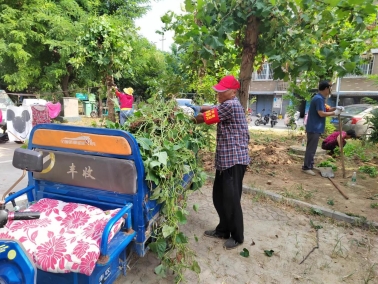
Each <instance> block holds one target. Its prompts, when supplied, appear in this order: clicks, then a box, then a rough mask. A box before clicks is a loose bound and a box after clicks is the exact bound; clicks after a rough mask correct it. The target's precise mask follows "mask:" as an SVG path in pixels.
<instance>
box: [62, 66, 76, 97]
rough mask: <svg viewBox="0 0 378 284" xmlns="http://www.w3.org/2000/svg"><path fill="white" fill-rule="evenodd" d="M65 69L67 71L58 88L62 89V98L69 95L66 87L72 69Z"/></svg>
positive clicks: (68, 67) (67, 67)
mask: <svg viewBox="0 0 378 284" xmlns="http://www.w3.org/2000/svg"><path fill="white" fill-rule="evenodd" d="M66 69H67V74H66V75H64V76H63V77H62V78H61V80H60V87H61V88H62V91H63V96H64V97H69V96H70V93H69V92H68V86H69V82H70V76H71V74H72V72H73V67H72V65H67V66H66Z"/></svg>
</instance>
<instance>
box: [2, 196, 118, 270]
mask: <svg viewBox="0 0 378 284" xmlns="http://www.w3.org/2000/svg"><path fill="white" fill-rule="evenodd" d="M27 211H39V212H41V217H40V219H36V220H25V221H10V222H8V223H7V225H6V226H5V227H4V228H2V229H0V239H16V240H19V241H20V242H21V243H22V244H23V246H24V248H25V249H26V250H27V252H28V253H29V255H30V256H31V257H32V259H33V260H34V262H35V264H36V266H37V268H39V269H41V270H44V271H48V272H54V273H69V272H78V273H83V274H86V275H91V274H92V272H93V270H94V268H95V265H96V262H97V260H98V258H99V256H100V243H101V236H102V232H103V230H104V227H105V226H106V224H107V222H108V221H109V220H110V219H111V218H112V217H113V216H114V215H116V214H117V213H118V211H119V209H116V210H108V211H102V210H101V209H99V208H97V207H94V206H90V205H85V204H79V203H66V202H63V201H59V200H55V199H48V198H45V199H41V200H39V201H38V202H37V203H35V204H33V205H32V206H30V207H29V209H28V210H27ZM123 221H124V219H122V218H121V219H120V220H119V221H118V222H117V223H116V224H115V225H114V226H113V229H112V231H111V233H110V234H109V239H108V242H110V240H111V239H112V238H113V236H114V235H115V233H116V232H118V231H119V230H120V228H121V226H122V223H123Z"/></svg>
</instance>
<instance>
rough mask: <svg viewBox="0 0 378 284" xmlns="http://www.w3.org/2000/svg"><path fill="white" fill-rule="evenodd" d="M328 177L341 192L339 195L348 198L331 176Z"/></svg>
mask: <svg viewBox="0 0 378 284" xmlns="http://www.w3.org/2000/svg"><path fill="white" fill-rule="evenodd" d="M328 179H329V180H330V181H331V182H332V184H333V185H334V186H335V187H336V188H337V190H338V191H339V192H340V193H341V195H342V196H344V198H345V199H349V197H348V196H347V195H346V194H345V193H344V191H342V190H341V188H340V187H339V186H338V185H337V184H336V183H335V182H334V181H333V180H332V179H331V178H328Z"/></svg>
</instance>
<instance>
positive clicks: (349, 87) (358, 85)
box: [340, 60, 378, 92]
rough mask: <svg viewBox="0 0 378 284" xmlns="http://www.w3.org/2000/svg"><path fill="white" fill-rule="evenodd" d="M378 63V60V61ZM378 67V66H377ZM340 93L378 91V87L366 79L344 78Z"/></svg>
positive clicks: (341, 82)
mask: <svg viewBox="0 0 378 284" xmlns="http://www.w3.org/2000/svg"><path fill="white" fill-rule="evenodd" d="M377 61H378V60H377ZM377 65H378V64H377ZM340 91H341V92H342V91H359V92H361V91H375V92H377V91H378V85H377V84H374V81H373V80H371V79H368V78H364V77H355V78H342V79H341V80H340Z"/></svg>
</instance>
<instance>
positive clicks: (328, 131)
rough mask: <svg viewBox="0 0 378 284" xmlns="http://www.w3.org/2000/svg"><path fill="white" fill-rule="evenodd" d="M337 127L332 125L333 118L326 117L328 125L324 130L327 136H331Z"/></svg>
mask: <svg viewBox="0 0 378 284" xmlns="http://www.w3.org/2000/svg"><path fill="white" fill-rule="evenodd" d="M335 130H336V127H335V126H334V125H333V124H332V123H331V118H330V117H326V124H325V129H324V134H325V135H327V136H328V135H330V134H332V133H333V132H335Z"/></svg>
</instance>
